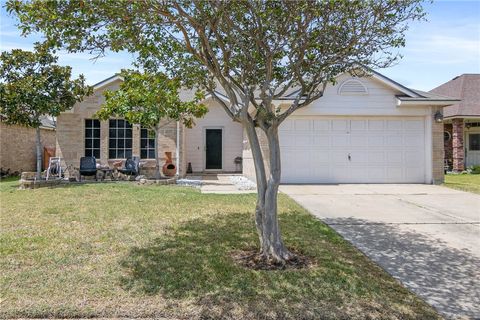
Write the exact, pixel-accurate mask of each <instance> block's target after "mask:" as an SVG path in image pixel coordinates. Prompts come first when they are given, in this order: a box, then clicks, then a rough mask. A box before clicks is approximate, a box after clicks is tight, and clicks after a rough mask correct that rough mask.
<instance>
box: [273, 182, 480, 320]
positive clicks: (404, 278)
mask: <svg viewBox="0 0 480 320" xmlns="http://www.w3.org/2000/svg"><path fill="white" fill-rule="evenodd" d="M280 190H281V191H282V192H284V193H286V194H288V195H289V196H290V197H292V198H293V199H294V200H295V201H297V202H298V203H299V204H300V205H302V206H303V207H305V208H306V209H307V210H309V211H310V212H311V213H312V214H314V215H315V216H316V217H318V218H320V219H321V220H322V221H324V222H326V223H327V224H328V225H330V226H331V227H332V228H334V229H335V230H336V231H337V232H338V233H339V234H341V235H342V236H343V237H344V238H345V239H346V240H348V241H350V242H352V243H353V244H354V245H355V246H356V247H357V248H359V249H360V250H361V251H363V252H364V253H365V254H366V255H367V256H368V257H370V258H371V259H372V260H374V261H375V262H376V263H378V264H379V265H380V266H382V267H383V268H384V269H385V270H386V271H388V272H389V273H390V274H391V275H393V276H394V277H395V278H397V279H399V280H400V281H401V282H402V283H403V284H404V285H405V286H407V287H408V288H410V289H411V290H412V291H414V292H415V293H417V294H418V295H419V296H421V297H422V298H423V299H425V301H427V302H428V303H430V304H431V305H433V306H434V307H435V308H436V309H437V310H438V311H439V312H441V313H442V314H443V315H444V316H446V317H447V318H468V319H470V318H474V319H480V195H475V194H472V193H468V192H462V191H456V190H453V189H449V188H445V187H441V186H432V185H282V186H281V187H280Z"/></svg>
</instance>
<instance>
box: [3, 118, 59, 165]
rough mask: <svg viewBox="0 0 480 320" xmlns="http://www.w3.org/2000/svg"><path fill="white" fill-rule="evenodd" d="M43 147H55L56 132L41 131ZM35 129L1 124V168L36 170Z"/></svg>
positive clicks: (50, 130)
mask: <svg viewBox="0 0 480 320" xmlns="http://www.w3.org/2000/svg"><path fill="white" fill-rule="evenodd" d="M40 138H41V142H42V156H43V147H54V146H55V130H53V129H41V130H40ZM35 139H36V134H35V129H33V128H27V127H22V126H18V125H7V124H5V123H3V122H0V168H2V170H8V169H9V170H10V172H11V173H13V172H15V171H18V172H23V171H35V170H36V149H35Z"/></svg>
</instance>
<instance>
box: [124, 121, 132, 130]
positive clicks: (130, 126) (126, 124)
mask: <svg viewBox="0 0 480 320" xmlns="http://www.w3.org/2000/svg"><path fill="white" fill-rule="evenodd" d="M125 128H130V129H131V128H132V124H131V123H129V122H128V121H125Z"/></svg>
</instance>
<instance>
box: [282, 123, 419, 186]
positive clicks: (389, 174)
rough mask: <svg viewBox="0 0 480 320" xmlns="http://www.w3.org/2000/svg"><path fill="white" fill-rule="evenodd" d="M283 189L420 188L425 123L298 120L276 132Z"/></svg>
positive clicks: (284, 125) (285, 124) (286, 124)
mask: <svg viewBox="0 0 480 320" xmlns="http://www.w3.org/2000/svg"><path fill="white" fill-rule="evenodd" d="M280 146H281V155H282V182H284V183H424V182H425V121H424V119H423V118H421V117H418V118H385V119H381V118H332V119H326V118H321V117H310V118H308V119H307V118H296V117H292V118H291V119H288V120H286V121H285V122H284V123H283V124H282V125H281V127H280Z"/></svg>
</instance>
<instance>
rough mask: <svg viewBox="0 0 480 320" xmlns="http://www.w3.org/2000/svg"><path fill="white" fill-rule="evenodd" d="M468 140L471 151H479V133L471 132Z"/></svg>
mask: <svg viewBox="0 0 480 320" xmlns="http://www.w3.org/2000/svg"><path fill="white" fill-rule="evenodd" d="M468 140H469V143H468V148H469V149H470V150H471V151H480V133H471V134H470V135H469V137H468Z"/></svg>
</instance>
